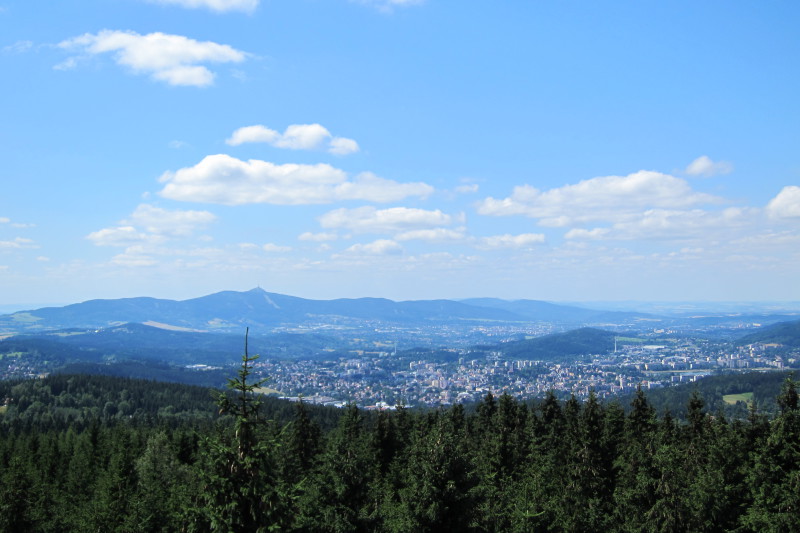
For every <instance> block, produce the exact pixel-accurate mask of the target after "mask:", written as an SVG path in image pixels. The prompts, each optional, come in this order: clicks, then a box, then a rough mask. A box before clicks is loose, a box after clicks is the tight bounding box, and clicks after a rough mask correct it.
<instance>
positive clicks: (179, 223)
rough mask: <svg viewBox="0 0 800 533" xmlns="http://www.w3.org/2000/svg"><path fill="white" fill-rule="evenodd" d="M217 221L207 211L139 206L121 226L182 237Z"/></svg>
mask: <svg viewBox="0 0 800 533" xmlns="http://www.w3.org/2000/svg"><path fill="white" fill-rule="evenodd" d="M215 220H217V217H216V215H214V214H213V213H210V212H208V211H182V210H179V209H176V210H168V209H162V208H160V207H155V206H153V205H149V204H141V205H139V206H138V207H137V208H136V209H135V210H134V212H133V213H132V214H131V216H130V218H128V219H127V220H124V221H123V222H122V223H123V224H132V225H134V226H138V227H141V228H143V229H144V230H145V231H147V232H149V233H155V234H158V235H167V236H172V237H182V236H186V235H189V234H191V233H192V232H193V231H194V230H196V229H198V228H200V227H204V226H206V225H208V224H210V223H212V222H214V221H215Z"/></svg>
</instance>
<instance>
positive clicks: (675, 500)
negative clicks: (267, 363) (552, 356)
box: [0, 369, 800, 533]
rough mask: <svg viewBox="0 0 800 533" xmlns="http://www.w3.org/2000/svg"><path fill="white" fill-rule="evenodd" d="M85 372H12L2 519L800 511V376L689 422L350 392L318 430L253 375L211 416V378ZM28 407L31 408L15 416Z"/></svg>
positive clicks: (97, 523)
mask: <svg viewBox="0 0 800 533" xmlns="http://www.w3.org/2000/svg"><path fill="white" fill-rule="evenodd" d="M240 375H241V376H247V370H246V369H245V370H244V372H243V374H240ZM83 379H84V378H81V377H78V376H71V377H70V376H59V377H54V378H48V379H47V380H36V381H31V382H25V383H15V384H10V386H9V387H8V388H7V389H3V393H2V394H4V395H8V396H5V399H4V401H3V402H4V403H3V406H2V409H0V511H2V512H0V531H13V532H23V531H42V532H64V531H81V532H82V531H184V530H190V531H233V532H253V531H268V530H279V531H293V532H295V531H296V532H303V531H320V532H344V531H364V532H368V531H381V532H384V531H386V532H417V531H423V532H424V531H428V532H439V531H464V532H470V533H478V532H497V531H520V532H522V531H556V532H558V531H609V532H617V531H619V532H623V531H738V532H742V533H755V532H761V531H800V513H797V509H798V504H800V495H798V491H797V480H798V479H800V450H799V449H798V447H797V442H800V405H798V395H797V391H796V388H795V384H794V383H791V382H788V383H785V384H784V387H783V389H782V392H781V393H780V396H779V398H778V402H777V403H778V405H779V406H780V411H779V413H778V414H777V415H776V416H775V417H774V418H773V419H772V420H770V419H767V418H766V417H763V416H760V415H758V414H756V415H755V416H750V417H749V418H748V419H747V420H745V421H737V422H731V421H729V420H727V419H726V418H725V417H721V416H710V415H709V413H708V412H707V409H706V406H705V403H704V401H703V399H702V397H700V396H698V395H693V396H691V397H690V398H689V401H688V404H687V405H686V407H685V408H684V411H685V419H686V422H685V423H679V422H677V421H676V420H675V418H673V417H659V416H658V415H657V414H656V410H655V409H654V408H653V406H652V405H651V404H650V402H649V401H648V399H647V396H646V395H645V394H644V393H643V392H639V393H638V394H637V395H636V396H634V397H633V399H632V401H631V408H630V411H629V412H628V413H627V414H626V412H624V411H623V409H622V408H621V407H620V406H619V404H617V403H609V404H603V403H601V402H598V401H597V399H596V398H595V397H594V396H591V397H590V398H589V399H588V401H586V402H584V403H581V402H579V401H577V400H576V399H575V398H572V399H570V400H569V401H567V402H565V403H561V402H559V401H558V400H557V399H556V398H555V397H554V396H552V395H550V396H548V397H547V398H545V399H544V401H542V402H541V403H539V404H537V405H535V406H534V407H532V408H531V407H529V406H528V405H526V404H524V403H520V402H518V401H516V400H515V399H514V398H512V397H510V396H506V395H504V396H501V397H500V398H495V397H493V396H492V395H487V396H486V397H485V398H484V399H483V401H481V402H480V403H479V404H478V405H477V406H476V408H475V410H474V411H471V412H467V411H466V410H465V409H464V408H463V407H462V406H460V405H456V406H453V407H451V408H448V409H440V410H426V411H409V410H399V411H397V412H395V413H389V412H385V411H384V412H380V413H376V414H374V416H373V417H372V418H371V419H367V417H366V415H365V413H364V412H362V411H360V410H358V409H357V408H355V407H352V406H351V407H349V408H346V409H343V410H339V411H337V415H338V417H337V418H338V420H337V421H336V423H335V427H334V428H333V429H331V430H329V431H324V430H323V429H322V428H321V427H320V425H319V423H318V422H317V421H316V420H315V417H312V416H310V415H309V407H310V406H305V405H302V404H294V405H290V407H291V411H292V412H291V415H290V418H291V422H288V423H285V422H281V421H277V420H275V419H276V418H280V417H272V418H273V420H275V421H273V422H270V421H269V418H270V417H269V416H265V413H264V412H263V411H262V409H261V408H259V406H258V405H257V401H258V398H256V397H254V396H252V395H250V394H249V393H248V391H249V390H250V389H249V386H245V384H244V381H243V380H241V379H240V380H239V381H238V382H237V383H235V388H234V389H235V390H233V391H231V393H232V394H231V395H227V396H224V397H222V399H221V400H220V401H219V402H218V404H217V407H218V408H220V409H222V410H223V411H225V412H226V413H227V415H226V417H225V419H224V420H225V421H226V422H225V423H221V424H204V423H200V424H198V423H197V417H196V416H195V415H197V416H199V417H201V419H202V417H203V416H214V415H213V413H209V412H208V411H205V409H206V406H208V407H210V406H209V404H208V401H207V400H201V399H199V395H200V394H201V392H200V391H199V390H197V391H195V390H194V389H192V390H191V391H190V390H189V389H191V388H185V387H181V386H176V385H163V384H158V385H157V386H158V387H164V388H165V390H168V391H171V392H165V393H164V396H162V397H158V396H155V397H153V394H154V393H156V391H154V390H150V391H149V392H145V391H146V390H147V386H148V385H147V384H146V383H143V382H134V381H124V380H123V381H119V380H117V381H116V384H117V385H118V386H117V387H116V389H115V388H114V387H108V386H107V384H104V380H109V381H108V383H112V382H114V380H112V379H111V378H90V379H88V381H82V380H83ZM248 383H250V382H249V381H248ZM150 385H152V386H156V384H150ZM205 392H207V391H205ZM104 395H105V396H104ZM182 395H183V396H182ZM195 395H197V397H195ZM93 396H97V398H93ZM0 397H1V396H0ZM148 397H151V398H152V399H153V400H154V403H153V405H152V406H148V405H147V402H148V401H149V400H148ZM23 400H24V401H25V402H26V403H27V406H26V408H25V409H24V410H22V411H20V403H21V402H22V401H23ZM103 401H105V403H104V404H103V405H102V407H101V403H102V402H103ZM160 401H168V402H171V403H170V405H171V406H172V407H173V409H172V410H169V409H167V408H166V406H163V405H161V406H157V403H158V402H160ZM45 402H47V403H45ZM122 402H128V404H129V405H128V406H125V405H123V403H122ZM286 405H289V404H286ZM134 406H138V407H136V408H135V409H134V411H133V412H132V413H131V414H127V415H126V414H121V415H120V412H119V411H120V410H122V411H123V412H124V411H126V410H130V409H133V408H134ZM192 406H194V408H196V411H197V413H194V414H192V409H193V407H192ZM15 409H16V411H17V414H19V413H20V412H24V413H30V417H31V419H32V420H33V419H35V420H37V422H35V423H34V422H32V423H31V424H29V425H27V426H20V425H19V424H6V423H3V420H5V419H6V418H7V417H12V418H14V417H15V416H17V415H15V414H14V410H15ZM52 409H56V410H57V409H64V410H69V409H74V410H75V412H73V413H70V412H68V411H65V414H66V415H67V417H69V416H71V415H75V416H76V418H74V419H71V421H70V423H69V424H68V425H67V426H66V427H58V425H57V424H53V423H52V421H49V420H48V418H47V417H48V414H49V413H50V412H51V410H52ZM139 409H141V410H142V412H141V413H140V414H137V411H138V410H139ZM115 410H116V412H115ZM56 412H57V411H56ZM79 412H80V414H81V415H82V416H86V417H87V418H83V419H79V418H77V416H78V414H79ZM181 412H182V413H187V414H189V415H190V416H189V417H188V418H181V417H178V416H171V415H174V414H177V413H181ZM147 413H150V414H151V415H152V414H153V413H155V414H154V415H153V416H150V415H148V414H147ZM200 413H206V415H203V414H200ZM17 419H19V418H17ZM79 420H80V421H79Z"/></svg>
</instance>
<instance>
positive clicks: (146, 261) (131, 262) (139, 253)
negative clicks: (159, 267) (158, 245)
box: [111, 246, 158, 267]
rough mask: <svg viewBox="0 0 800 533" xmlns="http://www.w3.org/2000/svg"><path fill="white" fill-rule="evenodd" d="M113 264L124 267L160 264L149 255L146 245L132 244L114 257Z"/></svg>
mask: <svg viewBox="0 0 800 533" xmlns="http://www.w3.org/2000/svg"><path fill="white" fill-rule="evenodd" d="M111 264H113V265H117V266H123V267H150V266H154V265H156V264H158V261H157V260H156V259H155V258H153V257H152V256H151V255H149V254H148V253H147V251H146V250H145V249H144V247H141V246H131V247H129V248H127V249H126V250H125V251H124V252H122V253H121V254H117V255H115V256H114V257H112V258H111Z"/></svg>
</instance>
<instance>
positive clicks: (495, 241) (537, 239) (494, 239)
mask: <svg viewBox="0 0 800 533" xmlns="http://www.w3.org/2000/svg"><path fill="white" fill-rule="evenodd" d="M544 242H545V237H544V235H542V234H541V233H522V234H520V235H510V234H508V233H506V234H505V235H493V236H491V237H483V238H482V239H481V240H480V243H479V247H480V248H485V249H499V248H530V247H531V246H533V245H535V244H542V243H544Z"/></svg>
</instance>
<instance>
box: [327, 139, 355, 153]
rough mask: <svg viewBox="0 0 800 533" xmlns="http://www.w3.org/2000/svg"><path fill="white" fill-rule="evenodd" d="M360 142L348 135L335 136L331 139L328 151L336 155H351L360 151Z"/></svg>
mask: <svg viewBox="0 0 800 533" xmlns="http://www.w3.org/2000/svg"><path fill="white" fill-rule="evenodd" d="M358 150H359V147H358V143H357V142H355V141H354V140H353V139H348V138H346V137H334V138H333V139H331V143H330V148H328V151H329V152H330V153H332V154H335V155H349V154H354V153H356V152H358Z"/></svg>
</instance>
